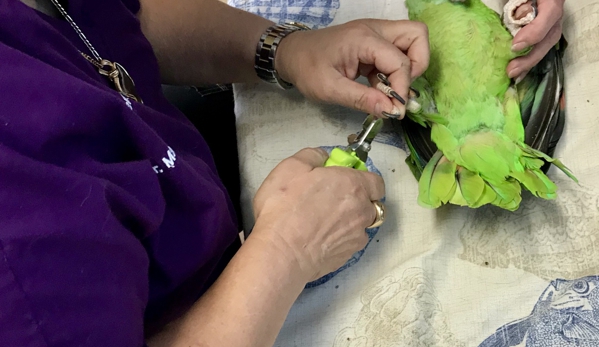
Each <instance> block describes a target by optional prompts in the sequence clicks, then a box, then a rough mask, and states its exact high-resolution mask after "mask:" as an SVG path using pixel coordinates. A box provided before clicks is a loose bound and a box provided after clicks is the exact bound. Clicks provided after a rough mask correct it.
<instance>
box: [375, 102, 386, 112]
mask: <svg viewBox="0 0 599 347" xmlns="http://www.w3.org/2000/svg"><path fill="white" fill-rule="evenodd" d="M383 112H384V111H383V106H381V104H380V103H378V102H377V103H376V105H374V114H383Z"/></svg>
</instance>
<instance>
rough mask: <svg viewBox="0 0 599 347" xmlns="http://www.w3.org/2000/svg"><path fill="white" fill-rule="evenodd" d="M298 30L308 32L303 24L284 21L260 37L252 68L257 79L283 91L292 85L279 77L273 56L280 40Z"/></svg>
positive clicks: (307, 28)
mask: <svg viewBox="0 0 599 347" xmlns="http://www.w3.org/2000/svg"><path fill="white" fill-rule="evenodd" d="M298 30H310V27H308V26H307V25H305V24H302V23H299V22H293V21H286V22H285V23H284V24H277V25H273V26H271V27H270V28H268V29H267V30H266V31H265V32H264V34H262V36H261V37H260V41H259V42H258V46H257V47H256V58H255V62H254V64H255V65H254V68H255V69H256V73H257V74H258V77H260V78H261V79H262V80H263V81H266V82H268V83H276V84H277V85H279V87H281V88H283V89H290V88H292V87H293V85H292V84H291V83H289V82H286V81H284V80H282V79H281V78H280V77H279V74H278V72H277V69H276V67H275V54H276V53H277V48H278V46H279V43H280V42H281V40H282V39H283V38H284V37H285V36H287V35H289V34H291V33H293V32H295V31H298Z"/></svg>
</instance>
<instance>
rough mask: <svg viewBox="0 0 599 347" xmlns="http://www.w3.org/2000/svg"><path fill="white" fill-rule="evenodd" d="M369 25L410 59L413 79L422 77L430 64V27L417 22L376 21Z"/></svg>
mask: <svg viewBox="0 0 599 347" xmlns="http://www.w3.org/2000/svg"><path fill="white" fill-rule="evenodd" d="M368 25H369V26H371V27H372V29H373V30H374V31H375V32H377V33H378V34H379V35H381V37H382V38H383V39H385V40H386V41H389V42H392V43H393V45H394V46H395V47H397V48H399V49H400V50H401V51H402V52H403V53H404V54H405V55H406V56H407V57H408V58H409V59H410V65H411V77H412V79H414V78H416V77H418V76H420V75H422V74H423V73H424V71H426V69H427V68H428V65H429V62H430V45H429V40H428V27H427V26H426V24H424V23H421V22H416V21H409V20H399V21H384V20H376V21H372V22H368Z"/></svg>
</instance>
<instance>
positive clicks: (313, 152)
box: [262, 148, 329, 186]
mask: <svg viewBox="0 0 599 347" xmlns="http://www.w3.org/2000/svg"><path fill="white" fill-rule="evenodd" d="M328 157H329V155H328V153H327V152H326V151H325V150H323V149H322V148H304V149H302V150H300V151H299V152H297V153H295V154H294V155H292V156H291V157H289V158H287V159H285V160H283V161H281V162H280V163H279V164H278V165H277V166H276V167H275V168H274V169H273V170H272V171H271V172H270V174H269V175H268V176H267V177H266V179H265V180H264V182H263V183H262V185H275V186H284V185H286V184H287V183H288V182H289V181H291V179H292V178H293V177H294V176H297V175H298V174H302V173H306V172H310V171H312V170H314V168H317V167H322V166H324V163H325V162H326V160H327V159H328Z"/></svg>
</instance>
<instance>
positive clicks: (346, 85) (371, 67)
mask: <svg viewBox="0 0 599 347" xmlns="http://www.w3.org/2000/svg"><path fill="white" fill-rule="evenodd" d="M275 59H276V60H275V66H276V68H277V70H278V71H279V74H280V75H281V78H283V79H284V80H286V81H288V82H291V83H293V84H294V85H295V86H296V87H297V89H298V90H299V91H300V92H302V93H303V94H304V95H306V96H307V97H308V98H311V99H314V100H319V101H324V102H328V103H335V104H339V105H343V106H346V107H350V108H355V109H357V110H361V111H364V112H367V113H372V114H374V115H377V116H382V115H383V114H382V112H383V111H384V112H387V113H391V114H394V115H396V116H397V115H399V117H403V116H404V115H405V105H403V104H401V103H400V102H399V101H397V100H393V101H391V100H390V99H389V97H387V96H386V95H385V94H383V93H382V92H381V91H379V90H377V89H375V88H372V87H367V86H364V85H362V84H360V83H358V82H355V79H356V78H358V77H359V76H360V75H362V76H367V77H368V79H369V81H370V83H371V84H373V83H376V81H377V80H376V73H377V72H382V73H384V74H386V75H388V77H389V81H390V82H391V87H392V88H393V89H395V91H397V93H398V94H399V95H400V96H401V97H402V98H403V99H404V100H407V97H408V88H409V87H410V84H411V82H412V80H413V79H414V78H415V77H418V76H420V75H421V74H422V73H423V72H424V71H425V70H426V68H427V67H428V63H429V43H428V30H427V27H426V26H425V25H424V24H422V23H418V22H412V21H407V20H402V21H387V20H374V19H365V20H356V21H352V22H348V23H346V24H342V25H338V26H332V27H328V28H325V29H320V30H313V31H303V32H295V33H293V34H291V35H289V36H288V37H286V38H285V39H283V40H282V41H281V44H280V46H279V48H278V50H277V55H276V58H275ZM394 106H395V107H394Z"/></svg>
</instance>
